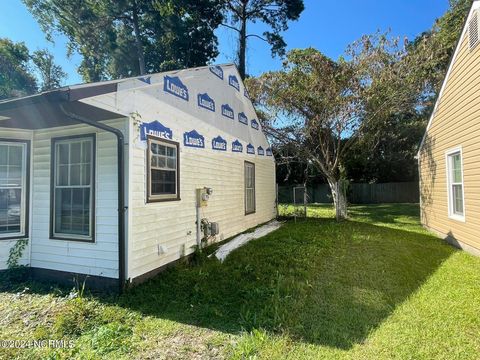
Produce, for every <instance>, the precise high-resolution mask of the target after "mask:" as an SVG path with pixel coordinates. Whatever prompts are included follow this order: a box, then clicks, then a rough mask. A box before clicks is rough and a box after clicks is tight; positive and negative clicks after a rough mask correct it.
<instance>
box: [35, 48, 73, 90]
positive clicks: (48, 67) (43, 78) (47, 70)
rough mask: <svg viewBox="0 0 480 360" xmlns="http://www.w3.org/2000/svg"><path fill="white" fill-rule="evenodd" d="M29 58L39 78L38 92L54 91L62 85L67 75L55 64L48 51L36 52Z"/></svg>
mask: <svg viewBox="0 0 480 360" xmlns="http://www.w3.org/2000/svg"><path fill="white" fill-rule="evenodd" d="M31 58H32V61H33V64H34V65H35V68H36V70H37V73H38V77H39V78H40V91H46V90H51V89H55V88H58V87H60V86H61V85H62V82H63V81H64V80H65V78H66V77H67V74H66V73H65V72H64V71H63V69H62V67H61V66H60V65H56V64H55V62H54V59H53V55H52V54H51V53H50V52H49V51H48V50H46V49H43V50H36V51H34V52H33V54H32V56H31Z"/></svg>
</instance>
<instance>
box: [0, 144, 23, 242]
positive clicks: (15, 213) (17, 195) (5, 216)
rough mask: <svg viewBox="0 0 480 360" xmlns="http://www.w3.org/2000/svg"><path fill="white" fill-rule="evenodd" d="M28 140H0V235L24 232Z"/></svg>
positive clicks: (17, 234)
mask: <svg viewBox="0 0 480 360" xmlns="http://www.w3.org/2000/svg"><path fill="white" fill-rule="evenodd" d="M26 159H27V144H26V143H22V142H14V141H11V142H9V141H8V142H7V141H5V142H3V141H1V142H0V239H1V238H7V237H8V238H9V237H17V236H18V237H21V236H25V235H26V230H25V229H26V213H27V206H28V204H27V201H26V194H27V191H26V188H27V179H26V178H27V161H26Z"/></svg>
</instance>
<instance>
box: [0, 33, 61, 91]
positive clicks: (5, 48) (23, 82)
mask: <svg viewBox="0 0 480 360" xmlns="http://www.w3.org/2000/svg"><path fill="white" fill-rule="evenodd" d="M65 77H66V74H65V73H64V72H63V70H62V68H61V67H60V66H59V65H56V64H55V62H54V59H53V55H52V54H50V53H49V52H48V50H45V49H42V50H36V51H34V52H33V53H32V54H30V51H29V50H28V48H27V46H26V45H25V43H23V42H18V43H15V42H13V41H11V40H10V39H7V38H0V100H3V99H8V98H12V97H20V96H25V95H31V94H34V93H36V92H37V91H38V90H40V91H45V90H50V89H54V88H57V87H59V86H61V83H62V82H63V80H64V79H65Z"/></svg>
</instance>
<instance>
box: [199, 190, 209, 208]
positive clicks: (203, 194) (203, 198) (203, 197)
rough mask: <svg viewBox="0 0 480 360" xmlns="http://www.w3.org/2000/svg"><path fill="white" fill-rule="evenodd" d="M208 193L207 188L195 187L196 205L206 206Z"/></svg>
mask: <svg viewBox="0 0 480 360" xmlns="http://www.w3.org/2000/svg"><path fill="white" fill-rule="evenodd" d="M209 198H210V195H209V194H208V191H207V188H201V189H197V206H198V207H206V206H207V203H208V199H209Z"/></svg>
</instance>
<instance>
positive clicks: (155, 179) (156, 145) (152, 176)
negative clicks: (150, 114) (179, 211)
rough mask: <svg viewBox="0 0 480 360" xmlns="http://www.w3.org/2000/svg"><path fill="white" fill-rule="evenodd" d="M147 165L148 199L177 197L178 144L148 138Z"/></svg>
mask: <svg viewBox="0 0 480 360" xmlns="http://www.w3.org/2000/svg"><path fill="white" fill-rule="evenodd" d="M148 165H149V169H148V171H149V176H148V184H147V188H148V201H162V200H176V199H178V198H179V191H178V179H179V177H178V171H179V169H178V144H177V143H173V142H167V141H164V140H159V139H154V138H149V141H148Z"/></svg>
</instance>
